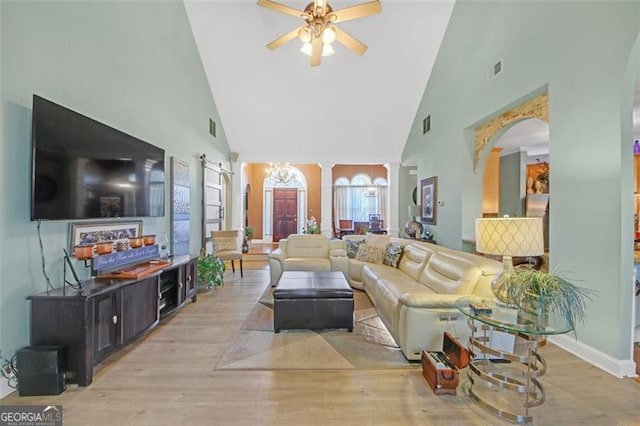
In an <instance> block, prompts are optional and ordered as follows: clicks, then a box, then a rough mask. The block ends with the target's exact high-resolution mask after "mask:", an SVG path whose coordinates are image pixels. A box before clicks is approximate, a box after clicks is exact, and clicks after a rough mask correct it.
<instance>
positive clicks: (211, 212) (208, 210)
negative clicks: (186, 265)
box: [202, 161, 224, 253]
mask: <svg viewBox="0 0 640 426" xmlns="http://www.w3.org/2000/svg"><path fill="white" fill-rule="evenodd" d="M221 180H222V175H221V170H220V168H219V167H218V166H217V165H215V164H212V163H209V162H206V161H203V162H202V186H203V188H202V191H203V194H202V204H203V206H202V246H203V247H205V248H206V250H207V253H212V252H213V245H212V243H211V231H220V230H221V229H222V220H223V218H224V209H223V207H222V197H223V195H224V194H223V191H222V190H223V186H222V181H221Z"/></svg>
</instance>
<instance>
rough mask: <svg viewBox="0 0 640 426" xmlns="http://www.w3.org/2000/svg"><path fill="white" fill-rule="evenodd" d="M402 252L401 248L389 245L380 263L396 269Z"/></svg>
mask: <svg viewBox="0 0 640 426" xmlns="http://www.w3.org/2000/svg"><path fill="white" fill-rule="evenodd" d="M402 251H403V248H402V246H399V245H395V244H390V245H389V247H387V250H386V252H385V254H384V259H383V260H382V263H383V264H385V265H387V266H391V267H394V268H397V267H398V265H399V264H400V258H401V257H402Z"/></svg>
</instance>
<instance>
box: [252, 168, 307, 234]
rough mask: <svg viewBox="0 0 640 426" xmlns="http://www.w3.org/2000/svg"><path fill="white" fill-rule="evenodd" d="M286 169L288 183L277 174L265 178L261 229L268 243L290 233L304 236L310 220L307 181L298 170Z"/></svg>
mask: <svg viewBox="0 0 640 426" xmlns="http://www.w3.org/2000/svg"><path fill="white" fill-rule="evenodd" d="M286 167H287V168H288V173H289V176H288V177H287V179H286V180H285V179H281V178H279V177H277V176H275V175H273V176H270V175H267V176H265V178H264V183H263V194H262V200H263V206H264V210H263V219H262V220H263V225H262V226H263V228H262V229H263V230H264V231H263V239H264V241H266V242H276V241H278V240H279V239H280V238H281V236H282V235H284V234H287V233H291V231H294V233H302V232H303V230H304V226H305V223H306V221H307V179H306V178H305V176H304V173H302V172H301V171H300V170H299V169H298V168H296V167H293V166H289V165H287V166H286ZM291 193H294V195H293V198H292V197H290V194H291ZM280 198H282V202H280V201H279V200H280ZM291 216H295V217H293V218H292V217H291ZM291 221H295V225H293V226H292V225H291ZM283 227H284V228H283ZM285 236H286V235H285ZM274 237H275V238H274Z"/></svg>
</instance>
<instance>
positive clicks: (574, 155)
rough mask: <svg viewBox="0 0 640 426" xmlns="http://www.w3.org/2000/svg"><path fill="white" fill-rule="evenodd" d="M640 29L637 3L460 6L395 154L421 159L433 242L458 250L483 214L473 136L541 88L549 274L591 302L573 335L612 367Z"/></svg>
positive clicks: (629, 294) (624, 350)
mask: <svg viewBox="0 0 640 426" xmlns="http://www.w3.org/2000/svg"><path fill="white" fill-rule="evenodd" d="M639 28H640V2H618V1H601V2H534V1H529V2H506V1H494V2H492V1H483V2H473V1H458V2H457V3H456V5H455V7H454V10H453V14H452V16H451V20H450V22H449V26H448V28H447V32H446V35H445V37H444V41H443V44H442V46H441V48H440V51H439V54H438V58H437V61H436V64H435V67H434V69H433V72H432V74H431V77H430V79H429V82H428V84H427V87H426V89H425V93H424V96H423V99H422V101H421V104H420V106H419V108H418V111H417V114H416V118H415V120H414V123H413V125H412V129H411V131H410V135H409V138H408V141H407V145H406V147H405V150H404V153H403V160H405V159H409V158H413V157H414V156H417V157H418V158H419V159H418V171H419V173H418V174H419V178H424V177H428V176H438V185H439V187H438V198H439V199H440V200H443V201H445V205H444V206H442V207H440V208H439V211H438V225H437V226H436V228H437V229H436V230H435V232H436V233H437V235H438V243H442V244H444V245H446V246H450V247H460V246H461V239H462V238H463V237H473V223H474V219H475V218H477V217H480V215H481V194H482V173H483V168H482V167H481V168H480V170H478V172H477V173H473V160H472V159H473V151H474V145H473V142H474V135H473V128H474V127H475V126H476V125H477V124H478V123H481V122H484V121H486V120H487V119H489V118H492V117H494V116H495V115H497V114H500V113H502V112H504V111H506V110H507V109H509V108H510V107H512V106H514V105H517V104H519V103H521V102H522V101H523V100H526V99H528V98H530V97H531V96H533V95H534V94H537V93H540V92H543V91H545V90H548V93H549V111H550V123H549V132H550V149H551V155H552V157H553V166H552V170H551V180H552V181H553V200H552V201H551V203H552V208H551V213H550V214H551V216H550V251H551V255H550V256H551V259H550V263H551V265H550V267H551V268H552V269H557V270H559V271H566V272H567V273H568V274H569V276H570V277H572V278H573V279H575V280H576V281H577V283H578V284H579V285H582V286H585V287H589V288H592V289H596V290H597V291H598V292H599V294H598V296H597V298H596V300H595V302H594V303H592V304H591V305H590V307H589V311H588V316H589V318H588V320H587V323H586V325H585V326H584V327H579V328H578V330H577V336H578V339H579V340H580V341H581V342H583V343H585V344H587V345H589V346H591V347H593V348H596V349H598V350H600V351H602V352H604V353H606V354H609V355H611V356H612V357H614V358H616V359H619V360H629V359H631V331H632V330H631V323H632V303H633V290H632V270H633V253H632V238H633V235H632V225H633V206H632V201H633V179H632V177H633V169H632V159H631V155H632V152H631V144H632V138H631V109H632V95H633V89H634V83H635V79H636V78H637V77H638V71H639V68H638V66H639V65H638V59H637V57H638V50H639V49H640V43H638V41H637V40H638V32H639ZM634 43H635V45H634ZM500 58H502V59H503V71H502V73H501V74H499V75H498V76H497V77H496V78H494V79H492V80H489V79H488V78H487V70H488V69H489V68H490V67H491V66H492V65H493V64H494V63H495V62H496V61H497V60H498V59H500ZM427 114H431V117H432V130H431V132H430V134H429V135H428V140H427V142H428V143H425V138H424V137H423V135H422V134H421V122H420V117H424V116H426V115H427ZM493 142H494V141H492V143H493ZM490 146H492V144H490ZM443 158H445V159H446V161H442V159H443ZM484 158H486V154H485V157H484Z"/></svg>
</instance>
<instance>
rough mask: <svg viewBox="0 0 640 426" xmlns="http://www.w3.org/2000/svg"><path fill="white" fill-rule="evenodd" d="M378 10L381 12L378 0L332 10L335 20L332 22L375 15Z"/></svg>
mask: <svg viewBox="0 0 640 426" xmlns="http://www.w3.org/2000/svg"><path fill="white" fill-rule="evenodd" d="M380 12H382V5H381V4H380V0H374V1H370V2H367V3H362V4H359V5H357V6H351V7H346V8H344V9H340V10H334V11H333V14H335V15H336V20H335V21H334V22H344V21H350V20H352V19H358V18H364V17H365V16H370V15H375V14H376V13H380Z"/></svg>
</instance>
